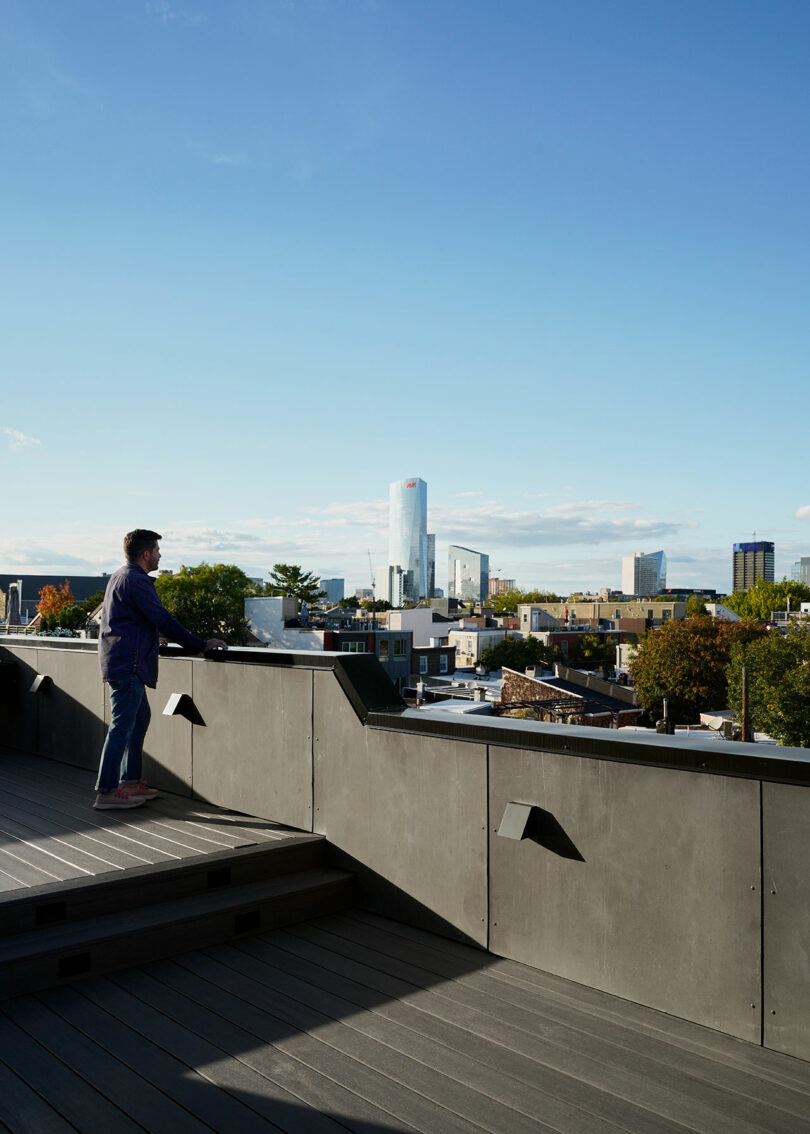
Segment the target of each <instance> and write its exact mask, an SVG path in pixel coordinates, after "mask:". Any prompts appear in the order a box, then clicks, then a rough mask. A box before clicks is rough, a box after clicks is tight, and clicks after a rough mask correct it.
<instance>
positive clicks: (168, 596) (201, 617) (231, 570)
mask: <svg viewBox="0 0 810 1134" xmlns="http://www.w3.org/2000/svg"><path fill="white" fill-rule="evenodd" d="M155 589H156V591H157V593H158V596H159V598H160V601H161V602H162V603H163V605H164V606H165V607H166V609H167V610H168V611H169V613H170V614H172V615H173V616H174V617H175V618H176V619H177V621H178V622H182V624H183V625H184V626H185V627H186V629H187V630H190V631H191V632H192V633H193V634H197V635H199V637H200V638H223V639H224V640H225V641H226V642H227V643H228V644H229V645H231V646H242V645H244V644H245V642H246V641H247V636H248V623H247V619H246V618H245V599H246V598H251V597H253V596H256V595H260V594H261V593H262V587H261V585H260V584H258V583H254V582H253V581H252V580H251V579H249V578H248V577H247V575H246V574H245V573H244V571H241V570H240V569H239V568H238V567H234V566H233V565H230V564H223V563H218V564H217V565H216V566H215V567H211V566H209V565H208V564H207V563H201V564H200V565H199V567H182V568H181V569H180V570H179V571H178V572H177V574H176V575H175V574H166V575H158V577H157V579H156V580H155Z"/></svg>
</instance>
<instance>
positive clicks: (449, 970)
mask: <svg viewBox="0 0 810 1134" xmlns="http://www.w3.org/2000/svg"><path fill="white" fill-rule="evenodd" d="M331 924H332V926H335V929H336V930H338V931H343V932H346V931H347V926H352V921H351V920H349V919H346V917H336V919H334V920H332V922H331ZM355 924H356V925H357V930H356V931H355V933H354V936H353V937H352V936H351V937H349V940H354V941H355V942H361V941H364V942H365V943H371V945H374V946H376V947H377V948H380V947H383V948H386V949H390V948H391V947H393V949H394V954H395V955H396V957H397V959H398V960H399V962H403V960H407V959H408V958H415V957H419V960H420V963H421V964H425V965H428V966H429V971H430V972H432V973H434V974H438V975H440V976H442V978H446V979H448V980H453V979H454V978H456V976H457V975H458V974H459V973H463V980H462V983H463V984H464V985H466V987H469V988H474V989H476V990H479V991H481V992H482V993H484V995H486V996H488V997H495V998H496V999H498V1000H501V1001H503V1002H504V1005H505V1006H506V1007H505V1010H506V1013H507V1014H509V1015H512V1014H511V1013H508V1006H509V1005H511V1006H513V1007H515V1008H520V1009H528V1010H531V1012H534V1013H537V1014H538V1015H539V1016H540V1018H541V1022H542V1024H543V1026H545V1027H546V1029H549V1027H556V1026H557V1025H562V1026H563V1027H564V1029H566V1030H571V1040H569V1042H571V1043H572V1046H573V1044H574V1043H575V1040H576V1033H577V1032H583V1031H584V1032H585V1033H587V1036H585V1038H583V1039H581V1040H580V1041H579V1043H577V1044H576V1046H577V1047H579V1049H580V1050H587V1049H588V1041H589V1040H596V1041H599V1042H608V1043H611V1044H618V1046H619V1048H621V1049H622V1058H623V1059H625V1060H626V1061H630V1063H632V1065H633V1066H634V1067H635V1068H638V1069H639V1070H640V1072H642V1073H643V1074H644V1075H646V1076H647V1077H648V1078H649V1080H650V1081H656V1082H659V1083H661V1084H664V1085H667V1084H668V1085H672V1084H673V1080H674V1076H673V1070H675V1072H677V1074H678V1075H681V1074H686V1075H690V1076H691V1077H693V1078H694V1080H695V1081H697V1084H695V1085H699V1086H700V1090H701V1091H702V1094H703V1097H704V1098H707V1099H708V1098H710V1097H711V1094H712V1093H715V1092H716V1091H717V1090H718V1089H719V1090H720V1091H722V1092H723V1107H724V1110H729V1098H731V1094H733V1093H736V1095H737V1098H736V1099H735V1100H732V1101H733V1103H734V1106H733V1107H732V1108H731V1109H732V1112H733V1114H736V1115H737V1119H739V1122H740V1123H741V1124H743V1123H745V1122H749V1123H751V1122H753V1123H754V1124H759V1127H758V1128H761V1129H762V1131H763V1132H765V1131H774V1132H776V1134H783V1132H784V1134H790V1132H791V1131H792V1129H793V1128H794V1124H793V1119H794V1118H795V1119H799V1120H800V1125H799V1126H798V1127H795V1128H796V1129H803V1128H804V1119H805V1118H807V1115H808V1114H809V1112H810V1098H809V1097H808V1094H807V1091H802V1090H791V1089H788V1090H785V1088H784V1085H781V1086H778V1088H775V1086H774V1085H773V1084H770V1083H769V1082H768V1081H767V1080H765V1081H763V1080H760V1078H757V1080H754V1078H752V1077H751V1075H750V1074H746V1073H745V1072H743V1070H741V1069H739V1068H735V1067H726V1066H723V1065H712V1066H711V1073H710V1082H709V1078H708V1076H707V1063H706V1059H704V1058H702V1057H701V1056H698V1055H694V1053H692V1052H689V1051H685V1050H683V1049H681V1048H678V1047H677V1046H673V1044H672V1043H668V1042H666V1041H665V1040H664V1038H655V1036H650V1035H644V1034H639V1033H638V1032H636V1030H635V1029H634V1027H633V1026H632V1025H631V1024H630V1023H627V1024H626V1025H623V1024H618V1025H617V1024H616V1022H610V1023H607V1022H605V1021H604V1019H601V1018H600V1017H599V1016H596V1015H589V1016H583V1013H582V1008H581V1007H577V1006H575V1005H573V1004H565V1002H560V1001H555V1000H554V999H552V998H549V997H548V995H546V993H545V992H541V991H540V990H539V989H538V988H537V985H535V984H534V983H533V982H532V981H530V980H522V981H516V980H514V979H513V980H511V981H504V980H503V979H498V978H496V976H495V975H493V972H492V970H493V968H495V966H491V967H488V968H486V970H481V971H478V972H470V971H469V965H467V966H466V972H464V970H463V967H462V963H461V960H456V959H455V958H447V959H446V960H444V962H442V959H441V955H440V954H439V953H438V951H437V950H434V949H431V948H430V947H424V946H421V945H420V943H419V942H416V941H414V940H405V939H404V938H403V939H397V938H396V936H395V937H394V938H391V934H389V933H387V932H386V930H385V928H379V929H377V930H376V933H374V936H373V938H369V934H368V924H366V925H363V923H362V922H355ZM301 932H302V933H303V932H305V931H301ZM288 933H289V934H292V936H293V937H295V936H296V933H297V931H296V928H295V926H292V928H290V929H289V931H288ZM397 941H400V942H402V943H397ZM420 950H421V951H420ZM524 972H528V973H532V972H533V971H532V970H524ZM624 1052H626V1056H625V1055H624ZM611 1061H615V1059H611ZM762 1103H767V1106H765V1107H763V1106H762ZM771 1108H773V1109H771ZM741 1128H742V1125H741Z"/></svg>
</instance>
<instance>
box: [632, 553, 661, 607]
mask: <svg viewBox="0 0 810 1134" xmlns="http://www.w3.org/2000/svg"><path fill="white" fill-rule="evenodd" d="M659 555H660V556H661V557H663V556H664V553H663V551H661V552H657V553H656V554H655V555H645V554H644V553H643V552H641V551H634V552H633V554H632V555H624V556H622V591H623V593H624V594H625V595H637V596H639V597H641V598H647V597H649V596H650V595H657V594H658V591H659V589H660V583H659V579H660V571H661V562H660V561H659V558H658V557H659ZM664 570H666V568H664Z"/></svg>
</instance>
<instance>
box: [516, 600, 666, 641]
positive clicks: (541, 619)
mask: <svg viewBox="0 0 810 1134" xmlns="http://www.w3.org/2000/svg"><path fill="white" fill-rule="evenodd" d="M685 617H686V603H685V602H677V601H673V602H574V603H567V602H537V603H521V604H520V606H519V607H518V618H519V620H520V631H521V633H522V634H527V633H535V632H536V631H538V630H553V629H556V628H559V627H560V626H577V625H579V626H583V625H587V626H589V627H590V628H591V629H594V630H595V629H598V628H600V627H601V628H603V629H614V630H632V631H634V632H635V633H638V632H639V629H641V631H642V632H643V630H645V629H646V630H649V629H652V628H653V627H656V626H661V625H663V623H664V622H675V621H679V620H680V619H682V618H685Z"/></svg>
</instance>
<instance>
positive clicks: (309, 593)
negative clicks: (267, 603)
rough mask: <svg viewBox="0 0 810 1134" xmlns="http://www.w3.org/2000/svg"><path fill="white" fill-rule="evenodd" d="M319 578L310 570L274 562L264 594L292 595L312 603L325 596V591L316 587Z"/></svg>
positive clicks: (300, 600)
mask: <svg viewBox="0 0 810 1134" xmlns="http://www.w3.org/2000/svg"><path fill="white" fill-rule="evenodd" d="M319 582H320V580H319V579H318V577H317V575H314V574H313V573H312V572H311V571H304V570H302V569H301V568H300V567H298V566H296V565H294V564H291V563H274V564H273V570H272V571H271V572H270V581H269V583H267V584H266V585H265V594H268V595H293V596H294V597H295V598H297V599H298V601H299V602H306V603H310V604H311V603H313V602H317V600H318V599H321V598H326V591H322V590H320V589H319V587H318V583H319Z"/></svg>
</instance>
